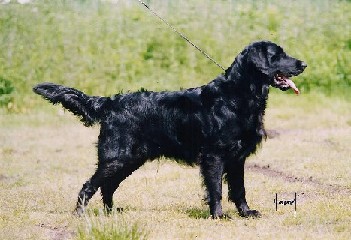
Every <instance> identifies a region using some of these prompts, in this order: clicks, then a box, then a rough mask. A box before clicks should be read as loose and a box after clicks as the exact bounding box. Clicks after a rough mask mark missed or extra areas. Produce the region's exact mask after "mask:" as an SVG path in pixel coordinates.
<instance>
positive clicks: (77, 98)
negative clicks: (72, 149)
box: [33, 83, 108, 126]
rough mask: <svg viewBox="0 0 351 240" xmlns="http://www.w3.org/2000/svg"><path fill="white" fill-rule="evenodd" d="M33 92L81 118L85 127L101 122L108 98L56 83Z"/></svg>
mask: <svg viewBox="0 0 351 240" xmlns="http://www.w3.org/2000/svg"><path fill="white" fill-rule="evenodd" d="M33 91H34V92H35V93H37V94H39V95H41V96H42V97H43V98H45V99H46V100H48V101H50V102H51V103H53V104H57V103H61V104H62V106H63V107H64V108H66V109H68V110H69V111H71V112H72V113H73V114H74V115H76V116H79V117H80V120H81V121H82V122H83V123H84V125H85V126H91V125H93V124H94V123H96V122H99V121H100V120H101V117H102V116H103V107H104V105H105V103H106V102H107V100H108V98H106V97H91V96H88V95H86V94H84V93H83V92H81V91H78V90H77V89H74V88H69V87H65V86H62V85H57V84H54V83H40V84H38V85H36V86H35V87H34V88H33Z"/></svg>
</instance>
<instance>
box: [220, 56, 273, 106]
mask: <svg viewBox="0 0 351 240" xmlns="http://www.w3.org/2000/svg"><path fill="white" fill-rule="evenodd" d="M242 62H243V59H240V57H237V58H236V59H235V61H234V62H233V64H232V65H231V66H230V67H229V68H228V69H227V70H226V71H225V73H224V75H221V76H219V77H218V78H217V79H216V80H218V85H219V86H220V87H221V88H223V90H225V92H227V93H229V95H232V96H233V97H234V98H235V96H238V95H239V96H242V95H245V97H246V98H247V99H248V100H249V99H261V100H262V102H264V103H266V101H267V99H268V93H269V84H268V83H267V82H268V81H267V80H266V79H265V78H267V76H266V75H264V74H262V73H260V72H259V71H256V72H253V71H249V68H247V67H243V65H242Z"/></svg>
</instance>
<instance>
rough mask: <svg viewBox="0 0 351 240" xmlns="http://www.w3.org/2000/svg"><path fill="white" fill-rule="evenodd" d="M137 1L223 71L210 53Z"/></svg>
mask: <svg viewBox="0 0 351 240" xmlns="http://www.w3.org/2000/svg"><path fill="white" fill-rule="evenodd" d="M138 1H139V3H141V4H142V5H143V6H144V7H146V8H147V9H148V10H149V11H150V12H151V13H152V14H153V15H155V16H156V17H158V18H159V19H160V20H161V21H162V22H164V23H165V24H166V25H167V26H168V27H169V28H171V29H172V30H173V31H174V32H175V33H177V34H178V35H179V36H181V37H182V38H183V39H184V40H185V41H187V42H188V43H189V44H190V45H191V46H193V47H194V48H196V49H197V50H198V51H199V52H200V53H202V54H203V55H204V56H205V57H206V58H208V59H209V60H211V61H212V62H213V63H214V64H216V65H217V66H218V67H219V68H221V69H222V70H223V71H225V69H224V67H222V65H220V64H219V63H218V62H216V61H215V60H214V59H213V58H212V57H211V56H210V55H208V54H207V53H206V52H205V51H204V50H202V49H201V48H200V47H198V46H197V45H196V44H195V43H193V42H192V41H191V40H190V39H189V38H187V37H186V36H185V35H184V34H183V33H181V32H179V31H178V30H177V29H175V28H174V27H173V26H172V25H171V24H170V23H169V22H167V21H166V20H165V19H164V18H162V17H161V16H160V15H158V14H157V13H156V12H155V11H153V10H152V9H151V8H150V7H149V6H148V5H147V4H146V3H145V2H143V1H142V0H138Z"/></svg>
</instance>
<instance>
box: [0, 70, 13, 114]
mask: <svg viewBox="0 0 351 240" xmlns="http://www.w3.org/2000/svg"><path fill="white" fill-rule="evenodd" d="M14 90H15V88H14V87H13V85H12V83H11V82H10V81H9V80H6V79H5V78H3V77H1V76H0V106H1V107H6V108H8V109H10V108H11V107H12V102H13V92H14Z"/></svg>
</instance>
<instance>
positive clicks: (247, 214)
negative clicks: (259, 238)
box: [239, 210, 262, 218]
mask: <svg viewBox="0 0 351 240" xmlns="http://www.w3.org/2000/svg"><path fill="white" fill-rule="evenodd" d="M239 215H240V216H241V217H245V218H260V217H261V216H262V215H261V213H260V212H259V211H257V210H247V211H242V212H239Z"/></svg>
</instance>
